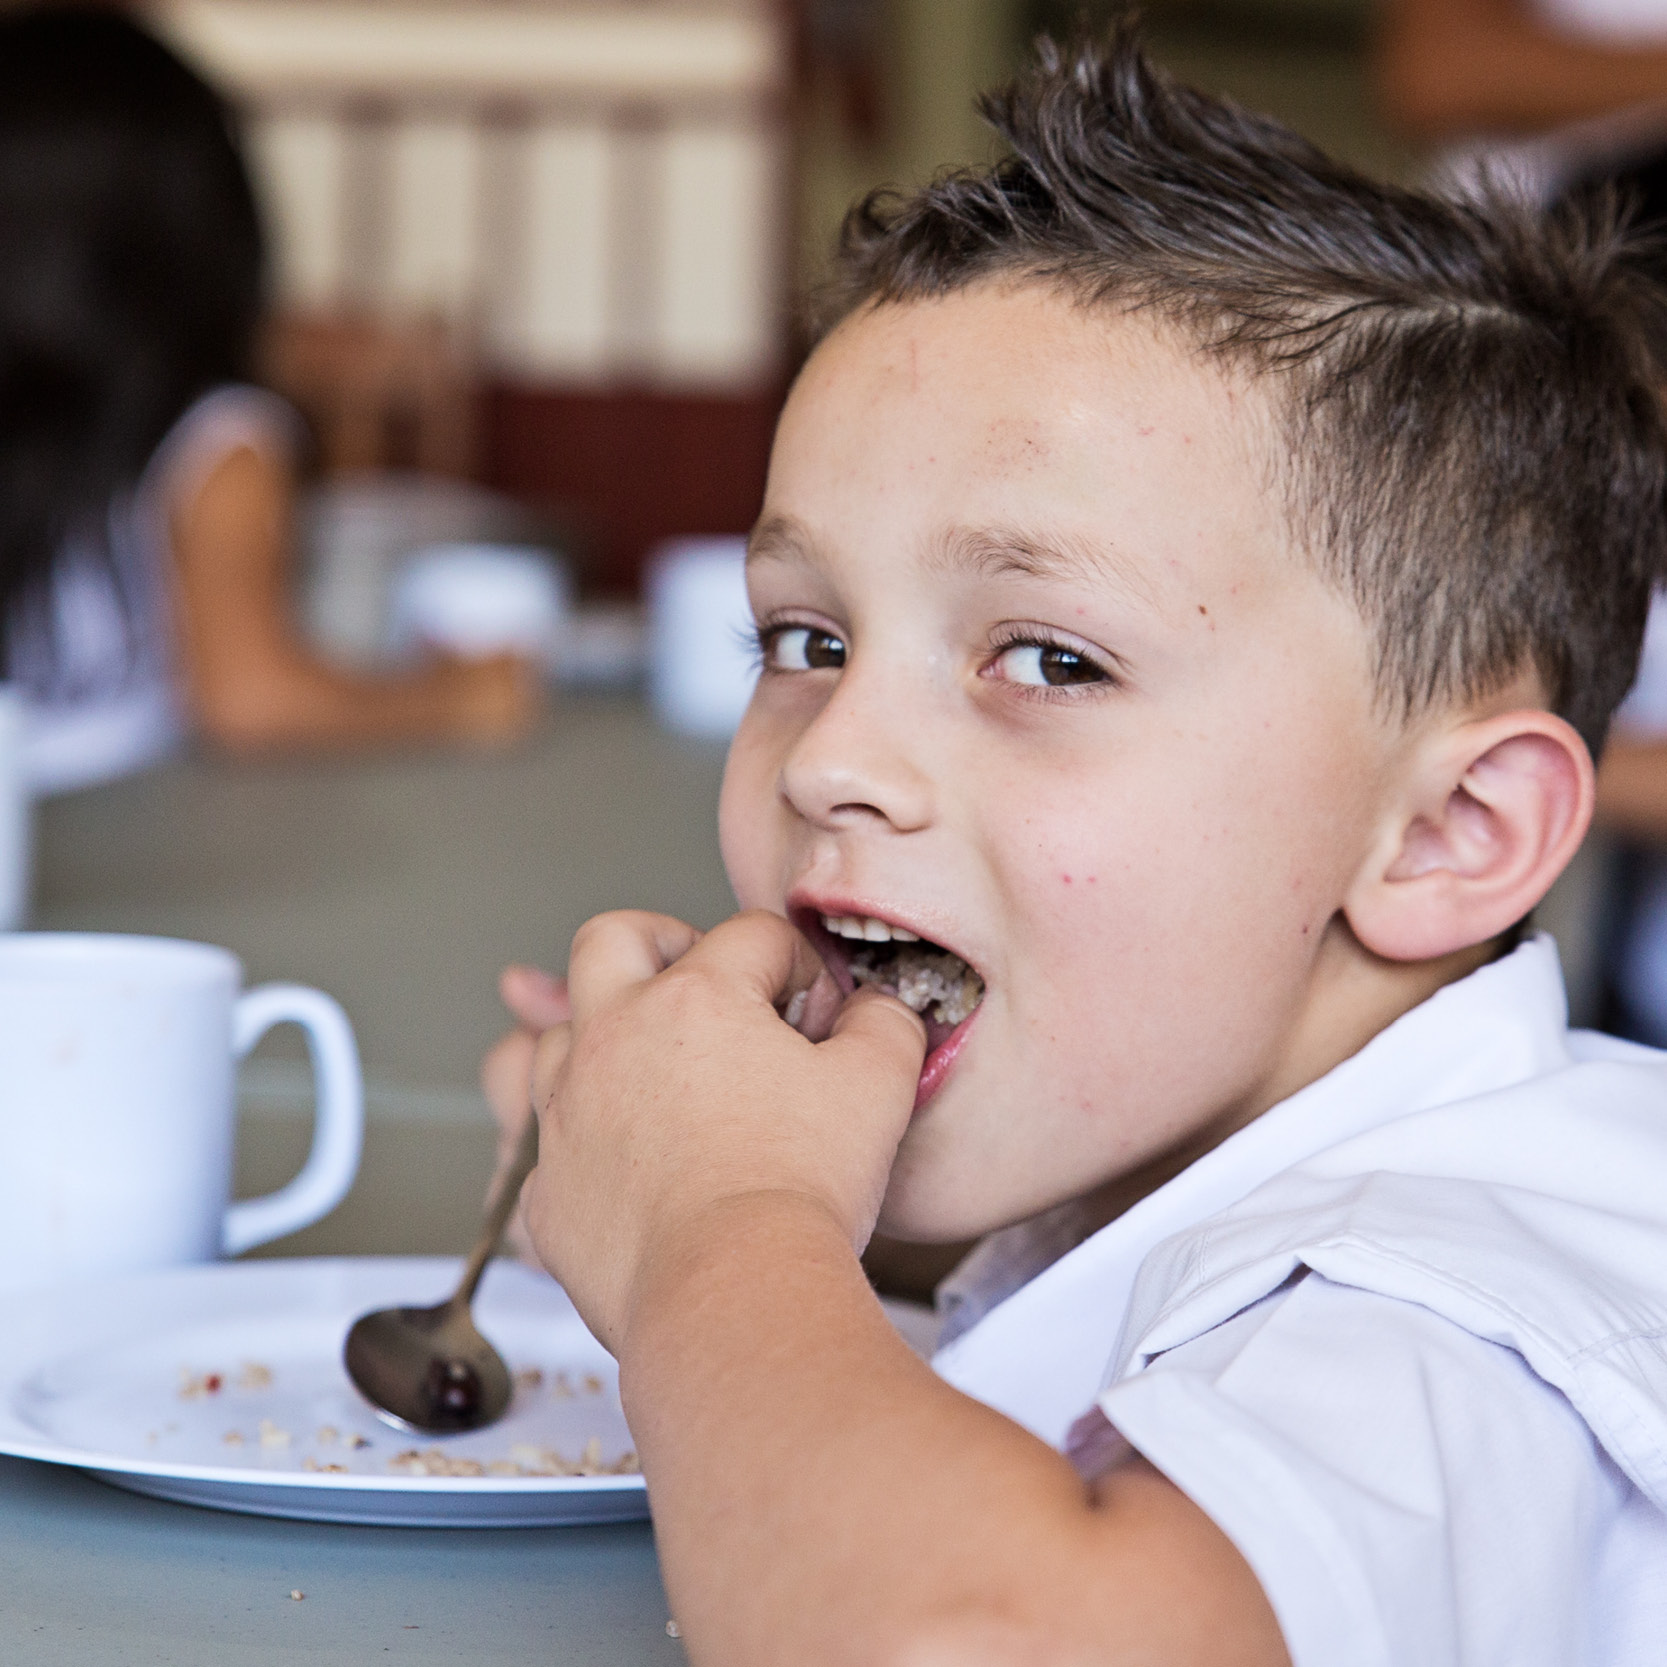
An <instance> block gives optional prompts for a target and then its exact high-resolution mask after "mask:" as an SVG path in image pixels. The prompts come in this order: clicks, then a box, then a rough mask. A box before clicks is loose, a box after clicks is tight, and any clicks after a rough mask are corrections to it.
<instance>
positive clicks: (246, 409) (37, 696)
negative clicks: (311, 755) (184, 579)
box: [9, 386, 296, 794]
mask: <svg viewBox="0 0 1667 1667" xmlns="http://www.w3.org/2000/svg"><path fill="white" fill-rule="evenodd" d="M295 437H296V418H295V415H294V413H293V411H291V409H290V407H289V406H287V405H286V404H285V403H284V402H283V401H282V400H281V399H279V398H278V397H277V396H276V395H275V394H269V393H266V392H264V391H263V390H262V389H259V388H252V387H243V386H227V387H222V388H216V389H214V390H212V391H211V392H209V393H207V394H205V395H203V397H202V398H201V399H199V400H197V401H196V403H195V404H193V405H192V406H191V407H190V409H189V410H187V411H186V412H185V414H184V415H183V416H182V417H181V418H180V419H179V421H178V422H177V423H175V424H174V426H173V428H172V429H170V430H169V432H168V435H167V437H166V438H165V439H164V440H163V442H162V444H161V445H160V446H159V447H158V448H157V450H156V453H155V455H154V456H153V457H152V458H151V460H150V462H149V464H147V465H146V468H145V472H144V474H143V475H142V476H141V477H140V480H139V484H138V485H137V487H136V488H135V489H134V490H133V491H132V492H131V493H129V494H126V495H124V496H123V497H122V498H121V499H119V500H117V501H116V502H114V503H112V504H111V506H110V509H109V515H108V523H107V536H108V539H109V548H110V556H111V560H110V561H109V562H105V561H103V560H102V559H100V558H99V557H98V556H96V555H95V554H94V553H93V552H91V551H89V550H87V549H85V548H82V549H77V548H76V547H75V546H74V545H71V546H69V547H68V548H66V549H65V550H64V551H63V552H62V553H61V555H60V557H59V559H58V562H57V564H56V565H55V567H54V570H53V575H52V582H51V585H50V588H49V590H48V593H47V598H46V606H45V608H44V609H43V610H41V611H39V612H37V613H32V614H26V615H23V616H21V617H20V618H19V619H17V620H15V621H14V622H13V626H12V629H11V633H10V642H9V650H10V665H11V678H12V681H13V682H14V683H15V684H17V686H18V687H19V688H20V689H21V690H22V692H23V695H24V700H25V718H24V741H23V751H24V758H23V762H24V774H25V777H26V780H27V781H28V784H29V787H30V790H31V791H32V792H34V793H37V794H48V793H63V792H67V791H69V790H71V789H73V788H78V787H88V786H91V785H93V784H94V783H97V782H101V781H108V780H111V779H113V778H115V777H117V776H124V775H128V774H131V773H132V772H133V771H135V770H141V769H144V768H146V767H147V766H149V765H151V764H154V763H156V762H158V761H159V760H160V759H162V758H164V757H166V756H167V755H168V754H169V753H170V752H172V751H174V750H175V749H176V748H177V747H178V746H179V744H180V742H181V740H182V739H183V736H184V731H185V722H184V707H183V702H182V700H181V698H180V693H179V686H178V675H177V663H176V656H175V640H174V621H173V594H172V587H173V575H172V571H171V559H170V547H171V531H170V521H171V518H172V515H173V511H174V510H175V508H176V507H177V506H178V505H179V504H180V503H182V502H183V501H185V500H186V499H188V498H189V497H190V496H191V495H192V494H193V493H195V492H196V491H198V490H199V489H200V488H201V487H202V485H203V483H204V481H205V480H206V479H207V478H208V476H209V475H210V474H211V473H212V472H213V471H214V469H215V468H217V467H218V466H219V464H220V463H222V462H223V461H224V460H225V459H226V458H227V457H228V456H229V455H230V454H231V453H232V452H234V451H238V450H241V449H242V448H244V447H253V448H254V449H256V450H257V451H261V452H263V453H266V454H267V455H274V454H275V455H278V456H282V457H285V458H287V457H289V456H290V455H291V454H292V452H293V450H294V445H295ZM124 602H125V606H124Z"/></svg>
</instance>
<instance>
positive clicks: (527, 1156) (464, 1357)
mask: <svg viewBox="0 0 1667 1667" xmlns="http://www.w3.org/2000/svg"><path fill="white" fill-rule="evenodd" d="M537 1162H538V1119H537V1118H536V1117H533V1118H529V1119H528V1120H527V1128H526V1132H525V1133H524V1134H523V1135H522V1136H521V1139H520V1142H519V1144H518V1145H517V1146H516V1148H515V1151H514V1154H513V1155H512V1156H511V1158H510V1160H509V1163H508V1164H507V1165H506V1167H505V1168H503V1169H502V1170H500V1171H499V1173H498V1177H497V1183H496V1186H495V1188H494V1190H493V1194H492V1203H491V1206H490V1207H489V1208H488V1209H487V1212H486V1219H485V1221H484V1222H482V1224H481V1229H480V1237H479V1238H478V1239H477V1240H476V1241H475V1248H474V1249H473V1250H472V1251H470V1252H469V1260H468V1261H467V1262H466V1263H465V1264H464V1266H463V1277H462V1278H461V1279H459V1280H458V1282H457V1289H456V1290H455V1291H453V1292H452V1294H451V1295H450V1296H449V1297H448V1298H447V1299H446V1300H445V1301H444V1302H442V1303H438V1304H436V1305H435V1306H434V1307H433V1308H379V1309H377V1310H376V1311H375V1312H374V1313H371V1314H361V1315H360V1316H359V1318H358V1319H356V1320H355V1321H354V1322H353V1325H352V1328H351V1329H350V1330H349V1331H348V1334H347V1341H346V1343H345V1344H344V1345H343V1347H342V1361H343V1364H344V1365H345V1366H346V1367H347V1375H348V1376H349V1377H350V1378H352V1380H353V1383H354V1386H355V1387H356V1388H357V1389H358V1391H359V1393H360V1394H361V1395H363V1396H364V1398H365V1399H366V1400H367V1401H369V1402H370V1404H371V1405H372V1406H373V1407H375V1408H376V1410H377V1412H378V1414H379V1415H380V1416H381V1417H383V1418H385V1419H386V1420H387V1421H388V1422H389V1423H390V1424H393V1425H396V1426H397V1427H398V1428H400V1429H406V1430H421V1431H424V1432H425V1433H427V1434H430V1435H455V1434H457V1433H458V1432H460V1431H462V1430H478V1429H480V1428H481V1427H482V1426H483V1425H486V1424H492V1423H495V1422H496V1421H497V1420H498V1419H500V1418H502V1417H503V1415H504V1412H505V1410H506V1409H507V1408H508V1406H509V1398H510V1395H511V1393H512V1391H513V1385H512V1384H511V1382H510V1377H509V1368H508V1367H507V1366H506V1365H504V1362H503V1356H502V1355H500V1354H499V1353H498V1351H497V1350H496V1349H495V1348H493V1347H492V1345H491V1344H490V1343H488V1342H487V1340H486V1339H485V1338H484V1337H482V1336H481V1334H480V1333H479V1332H478V1331H476V1330H475V1326H474V1321H472V1320H471V1319H470V1318H469V1304H470V1303H471V1302H473V1301H474V1296H475V1288H476V1286H478V1285H479V1284H480V1279H481V1275H482V1274H483V1273H485V1271H486V1264H487V1262H488V1261H490V1260H491V1257H492V1253H493V1251H495V1250H496V1249H497V1248H498V1241H499V1240H500V1239H501V1238H502V1237H503V1234H504V1228H505V1226H506V1225H507V1224H508V1222H509V1218H510V1213H511V1212H512V1211H513V1210H514V1208H515V1203H516V1200H517V1199H518V1198H519V1197H520V1196H521V1183H522V1182H523V1181H525V1180H526V1178H527V1177H528V1176H529V1175H530V1174H531V1173H532V1171H533V1165H534V1164H536V1163H537Z"/></svg>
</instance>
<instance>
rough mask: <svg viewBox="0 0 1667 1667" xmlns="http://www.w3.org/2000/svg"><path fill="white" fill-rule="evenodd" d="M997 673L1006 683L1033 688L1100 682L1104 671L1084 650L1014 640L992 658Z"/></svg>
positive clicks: (1102, 681) (1105, 676) (1062, 687)
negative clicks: (1021, 684)
mask: <svg viewBox="0 0 1667 1667" xmlns="http://www.w3.org/2000/svg"><path fill="white" fill-rule="evenodd" d="M996 668H997V670H998V672H999V674H1000V675H1001V676H1002V677H1004V678H1006V679H1007V680H1008V681H1009V682H1010V683H1028V684H1030V685H1032V686H1033V687H1036V688H1044V689H1064V688H1068V687H1070V685H1072V684H1073V683H1104V682H1106V681H1108V679H1107V675H1106V673H1105V671H1104V670H1103V669H1102V668H1101V667H1099V666H1097V665H1095V664H1094V662H1093V661H1092V660H1090V659H1089V658H1088V656H1087V655H1085V654H1078V653H1077V652H1076V650H1075V649H1071V648H1066V647H1064V646H1063V644H1060V643H1049V642H1018V643H1014V644H1013V645H1012V646H1011V647H1010V648H1006V649H1003V650H1002V652H1001V654H1000V656H999V657H998V658H997V660H996Z"/></svg>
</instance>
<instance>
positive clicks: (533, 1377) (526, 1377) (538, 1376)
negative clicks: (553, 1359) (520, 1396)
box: [515, 1366, 544, 1390]
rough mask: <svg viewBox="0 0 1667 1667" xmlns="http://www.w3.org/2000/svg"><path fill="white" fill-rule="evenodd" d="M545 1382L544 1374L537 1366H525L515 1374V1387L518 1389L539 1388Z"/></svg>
mask: <svg viewBox="0 0 1667 1667" xmlns="http://www.w3.org/2000/svg"><path fill="white" fill-rule="evenodd" d="M543 1382H544V1374H543V1373H542V1372H541V1371H539V1369H538V1368H537V1367H536V1366H523V1367H522V1368H521V1370H520V1371H518V1372H517V1373H516V1374H515V1387H516V1388H517V1389H526V1390H533V1389H537V1388H538V1387H539V1386H540V1385H541V1384H542V1383H543Z"/></svg>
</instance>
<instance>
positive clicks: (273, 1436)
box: [260, 1418, 289, 1447]
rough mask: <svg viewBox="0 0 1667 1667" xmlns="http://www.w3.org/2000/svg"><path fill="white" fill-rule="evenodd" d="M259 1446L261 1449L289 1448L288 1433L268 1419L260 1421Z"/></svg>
mask: <svg viewBox="0 0 1667 1667" xmlns="http://www.w3.org/2000/svg"><path fill="white" fill-rule="evenodd" d="M260 1444H261V1446H262V1447H287V1446H289V1431H288V1430H285V1429H281V1428H280V1427H279V1426H278V1425H276V1424H274V1423H273V1422H272V1420H271V1419H270V1418H263V1419H261V1421H260Z"/></svg>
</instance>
